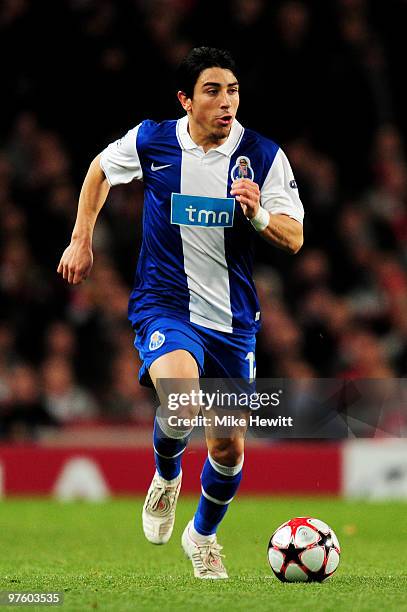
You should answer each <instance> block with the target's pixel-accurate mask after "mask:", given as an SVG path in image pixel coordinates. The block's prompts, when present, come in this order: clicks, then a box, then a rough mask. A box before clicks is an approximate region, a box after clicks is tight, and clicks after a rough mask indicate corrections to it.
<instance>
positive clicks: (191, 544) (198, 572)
mask: <svg viewBox="0 0 407 612" xmlns="http://www.w3.org/2000/svg"><path fill="white" fill-rule="evenodd" d="M191 525H192V521H189V523H188V525H187V526H186V527H185V530H184V533H183V534H182V540H181V543H182V548H183V549H184V552H185V554H186V556H187V557H188V559H190V560H191V561H192V566H193V568H194V576H195V578H202V579H204V580H222V579H224V578H229V576H228V574H227V572H226V569H225V567H224V565H223V562H222V557H224V555H221V553H220V551H221V550H222V546H219V544H218V543H217V541H216V535H215V536H214V537H213V539H211V540H208V541H206V542H205V543H201V542H196V541H195V540H193V539H192V537H191V534H190V531H189V529H190V526H191Z"/></svg>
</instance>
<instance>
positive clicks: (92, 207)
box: [57, 124, 143, 285]
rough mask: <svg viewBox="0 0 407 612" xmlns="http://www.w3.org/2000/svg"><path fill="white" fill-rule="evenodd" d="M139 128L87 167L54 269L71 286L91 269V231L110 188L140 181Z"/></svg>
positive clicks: (106, 150)
mask: <svg viewBox="0 0 407 612" xmlns="http://www.w3.org/2000/svg"><path fill="white" fill-rule="evenodd" d="M140 126H141V124H140V125H138V126H136V127H135V128H133V129H132V130H130V131H129V132H127V134H126V135H125V136H124V137H123V138H120V139H119V140H116V141H115V142H112V143H111V144H110V145H109V146H107V147H106V149H104V151H102V153H100V155H97V156H96V157H95V159H94V160H93V162H92V163H91V165H90V167H89V170H88V173H87V175H86V178H85V181H84V183H83V186H82V190H81V194H80V197H79V204H78V212H77V216H76V222H75V226H74V229H73V232H72V238H71V242H70V244H69V246H68V247H67V248H66V249H65V251H64V253H63V255H62V257H61V261H60V262H59V266H58V270H57V271H58V273H59V274H62V276H63V278H64V279H65V280H67V281H68V283H70V284H72V285H77V284H78V283H81V282H82V281H83V280H85V279H86V278H87V277H88V276H89V274H90V271H91V269H92V265H93V253H92V238H93V230H94V227H95V223H96V219H97V217H98V214H99V213H100V211H101V209H102V206H103V204H104V203H105V201H106V198H107V195H108V193H109V189H110V187H113V186H114V185H121V184H123V183H130V181H132V180H133V179H138V180H141V179H142V178H143V172H142V169H141V162H140V158H139V154H138V151H137V134H138V131H139V128H140Z"/></svg>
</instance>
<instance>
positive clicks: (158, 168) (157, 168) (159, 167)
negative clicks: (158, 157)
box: [151, 162, 172, 172]
mask: <svg viewBox="0 0 407 612" xmlns="http://www.w3.org/2000/svg"><path fill="white" fill-rule="evenodd" d="M170 166H172V164H165V166H154V162H153V163H152V164H151V170H152V171H153V172H157V170H163V169H164V168H169V167H170Z"/></svg>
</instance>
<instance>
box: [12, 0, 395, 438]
mask: <svg viewBox="0 0 407 612" xmlns="http://www.w3.org/2000/svg"><path fill="white" fill-rule="evenodd" d="M406 17H407V4H406V3H405V2H403V0H400V1H397V0H392V2H389V3H385V2H380V1H377V2H374V1H368V0H333V1H332V2H318V1H316V0H315V1H305V0H303V1H299V0H298V1H297V0H281V1H274V0H273V1H266V0H225V1H224V2H214V1H213V0H206V1H204V0H202V1H201V0H122V1H119V2H117V1H116V2H115V1H113V0H59V1H58V2H46V1H44V2H40V3H33V2H30V1H29V0H3V2H2V4H1V7H0V48H1V52H2V57H3V58H4V59H5V61H4V73H3V85H4V87H5V89H4V92H5V95H4V96H3V99H2V119H1V130H0V439H1V438H8V439H24V438H26V437H32V436H35V435H36V432H37V430H38V428H40V427H42V426H44V425H51V426H55V427H58V426H61V425H66V424H71V423H77V422H78V421H83V422H103V423H105V422H107V423H134V424H136V425H137V424H145V423H150V422H151V419H152V407H151V396H150V392H149V391H146V390H145V389H143V388H141V387H140V386H139V384H138V381H137V370H138V366H139V361H138V357H137V354H136V351H135V350H134V348H133V333H132V331H131V329H130V326H129V325H128V323H127V320H126V312H127V299H128V294H129V291H130V288H131V285H132V281H133V275H134V271H135V266H136V262H137V255H138V250H139V246H140V241H141V219H142V202H143V190H142V186H141V185H140V184H137V183H136V182H134V183H132V184H131V185H129V186H126V187H117V188H115V189H113V190H111V192H110V195H109V198H108V202H107V204H106V206H105V208H104V209H103V211H102V214H101V216H100V218H99V221H98V224H97V228H96V232H95V238H94V251H95V263H94V269H93V272H92V275H91V278H90V279H89V280H88V281H87V282H86V283H84V284H83V285H80V286H77V287H74V288H69V287H67V286H66V284H65V283H64V282H63V281H62V280H61V279H60V278H59V277H58V276H57V274H56V267H57V265H58V261H59V258H60V256H61V254H62V251H63V249H64V248H65V247H66V246H67V244H68V242H69V239H70V234H71V231H72V227H73V223H74V219H75V213H76V206H77V199H78V193H79V190H80V186H81V182H82V180H83V177H84V174H85V173H86V170H87V167H88V165H89V163H90V161H91V159H92V158H93V157H94V156H95V155H96V154H97V153H98V152H100V151H101V150H102V149H103V148H104V147H105V146H106V145H107V144H108V143H109V142H110V141H112V140H114V139H115V138H117V137H119V136H121V135H122V134H124V133H125V132H126V131H127V130H128V129H130V128H131V127H133V126H134V125H136V124H137V123H138V122H139V121H141V120H142V119H143V118H154V119H164V118H175V117H177V116H180V115H181V112H180V110H181V109H180V108H178V107H177V102H176V99H175V92H174V86H173V81H172V78H173V76H172V75H173V73H174V68H175V67H176V65H177V64H178V62H179V61H180V59H181V58H182V57H183V56H184V55H185V54H186V53H187V52H188V50H189V49H190V48H191V47H193V46H197V45H202V44H206V45H213V46H218V47H224V48H228V49H230V51H231V52H232V54H233V55H234V56H235V58H236V61H237V64H238V67H239V78H240V81H241V85H242V87H241V99H242V101H241V111H240V113H239V119H240V121H241V122H242V123H243V124H244V125H247V126H248V127H251V128H252V129H257V130H258V131H261V132H262V133H263V134H265V135H267V136H269V137H270V138H272V139H274V140H276V141H277V142H278V143H279V144H281V145H282V147H283V148H284V150H285V151H286V153H287V155H288V157H289V159H290V161H291V164H292V166H293V169H294V172H295V175H296V179H297V182H298V184H299V189H300V195H301V198H302V201H303V203H304V207H305V210H306V218H305V244H304V247H303V249H302V251H301V252H300V254H299V255H297V256H296V257H289V256H287V255H286V254H284V253H282V252H280V251H278V250H276V249H273V248H270V247H269V245H267V244H266V243H265V242H262V241H261V240H258V241H257V245H256V247H257V267H256V274H255V276H256V281H257V287H258V292H259V297H260V300H261V304H262V321H263V325H262V330H261V333H260V335H259V341H258V352H257V375H258V376H259V377H288V378H295V379H311V378H325V377H342V378H346V379H352V378H354V379H356V378H374V379H383V378H385V379H388V380H391V379H395V378H400V377H406V376H407V272H406V270H407V165H406V149H405V137H406V132H407V124H406V114H405V112H404V109H405V107H406V102H407V100H406V99H405V97H406V94H405V91H404V84H403V78H402V74H403V72H404V71H403V68H404V66H403V60H402V58H403V57H404V56H405V51H406V50H405V49H404V47H405V46H406V37H405V35H404V32H403V30H402V28H404V23H405V19H406ZM392 408H394V414H392V415H390V418H393V419H396V420H397V419H398V421H397V422H398V423H399V425H398V426H399V428H400V429H401V430H403V431H404V432H406V431H407V422H406V421H407V414H406V407H405V406H399V405H396V406H393V407H392Z"/></svg>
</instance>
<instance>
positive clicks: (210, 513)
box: [194, 455, 243, 535]
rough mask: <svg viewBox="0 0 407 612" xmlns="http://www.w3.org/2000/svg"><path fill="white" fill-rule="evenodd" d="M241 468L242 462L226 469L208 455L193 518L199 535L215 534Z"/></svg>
mask: <svg viewBox="0 0 407 612" xmlns="http://www.w3.org/2000/svg"><path fill="white" fill-rule="evenodd" d="M242 467H243V461H242V462H241V463H240V464H239V465H236V466H233V467H227V466H224V465H220V464H219V463H217V462H215V461H214V460H213V459H212V457H211V456H210V455H208V458H207V460H206V461H205V464H204V467H203V470H202V474H201V484H202V495H201V497H200V500H199V504H198V509H197V511H196V513H195V516H194V527H195V529H196V531H197V532H198V533H200V534H201V535H212V534H214V533H216V529H217V528H218V525H219V523H220V522H221V520H222V519H223V517H224V516H225V514H226V511H227V509H228V507H229V504H230V502H231V501H232V499H233V497H234V495H235V493H236V491H237V489H238V487H239V484H240V481H241V479H242Z"/></svg>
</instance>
